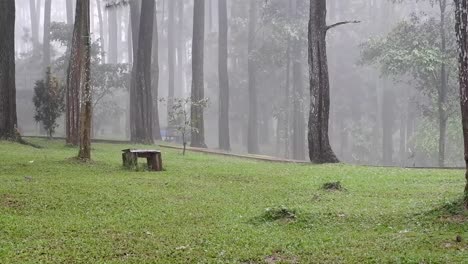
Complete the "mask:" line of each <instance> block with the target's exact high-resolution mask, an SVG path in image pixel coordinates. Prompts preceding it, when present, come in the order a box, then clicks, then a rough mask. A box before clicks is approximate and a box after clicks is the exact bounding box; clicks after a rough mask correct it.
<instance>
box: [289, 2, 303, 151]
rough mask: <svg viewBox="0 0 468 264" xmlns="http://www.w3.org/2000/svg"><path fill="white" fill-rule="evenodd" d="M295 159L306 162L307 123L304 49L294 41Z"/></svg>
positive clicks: (297, 10)
mask: <svg viewBox="0 0 468 264" xmlns="http://www.w3.org/2000/svg"><path fill="white" fill-rule="evenodd" d="M295 5H296V6H295V8H294V9H293V10H295V11H294V12H295V17H298V16H299V9H300V5H299V1H295ZM293 55H294V63H293V91H294V92H293V98H294V103H293V128H294V130H293V135H292V138H293V146H292V147H293V151H292V152H293V159H295V160H305V149H304V147H305V129H306V125H305V121H304V112H303V97H304V86H303V82H302V49H301V41H300V40H299V39H295V40H294V45H293Z"/></svg>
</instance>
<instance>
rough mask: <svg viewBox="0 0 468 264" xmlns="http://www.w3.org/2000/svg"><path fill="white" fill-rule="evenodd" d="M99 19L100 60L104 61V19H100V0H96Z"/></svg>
mask: <svg viewBox="0 0 468 264" xmlns="http://www.w3.org/2000/svg"><path fill="white" fill-rule="evenodd" d="M96 6H97V10H98V19H99V42H100V43H101V62H102V63H106V51H105V50H106V45H105V44H106V43H105V37H104V20H103V19H102V6H101V0H96Z"/></svg>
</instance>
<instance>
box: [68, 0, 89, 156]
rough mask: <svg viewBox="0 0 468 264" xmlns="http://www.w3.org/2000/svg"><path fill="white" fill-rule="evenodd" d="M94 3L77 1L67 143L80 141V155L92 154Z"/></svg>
mask: <svg viewBox="0 0 468 264" xmlns="http://www.w3.org/2000/svg"><path fill="white" fill-rule="evenodd" d="M89 11H90V6H89V0H78V1H77V2H76V12H75V25H74V29H73V38H72V46H71V56H70V62H69V66H68V74H67V75H68V76H67V113H66V132H67V143H68V144H72V145H78V144H79V145H80V151H79V153H78V157H79V158H81V159H90V158H91V116H92V115H91V114H92V113H91V103H92V102H91V90H90V81H89V80H90V49H91V44H90V14H89Z"/></svg>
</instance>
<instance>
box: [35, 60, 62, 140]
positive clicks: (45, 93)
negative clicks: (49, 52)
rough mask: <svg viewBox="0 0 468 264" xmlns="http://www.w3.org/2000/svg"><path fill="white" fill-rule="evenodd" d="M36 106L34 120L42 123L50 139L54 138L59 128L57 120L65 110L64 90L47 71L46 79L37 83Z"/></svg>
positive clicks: (48, 70)
mask: <svg viewBox="0 0 468 264" xmlns="http://www.w3.org/2000/svg"><path fill="white" fill-rule="evenodd" d="M33 102H34V106H35V108H36V114H35V115H34V119H35V120H36V121H37V122H41V124H42V125H43V126H44V129H45V130H46V131H47V134H48V136H49V137H52V136H53V134H54V132H55V129H56V128H57V126H58V124H57V119H58V118H59V117H60V115H61V114H62V113H63V111H64V110H65V102H64V88H63V86H62V85H60V83H59V81H58V80H57V78H55V77H53V76H52V75H51V73H50V68H48V69H47V72H46V79H45V80H40V81H37V82H36V85H35V87H34V97H33Z"/></svg>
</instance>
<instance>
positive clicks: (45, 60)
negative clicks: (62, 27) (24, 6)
mask: <svg viewBox="0 0 468 264" xmlns="http://www.w3.org/2000/svg"><path fill="white" fill-rule="evenodd" d="M44 4H45V6H44V40H43V44H42V48H43V51H42V72H43V73H44V74H45V72H46V70H47V68H48V67H49V66H50V16H51V8H52V0H45V2H44Z"/></svg>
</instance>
